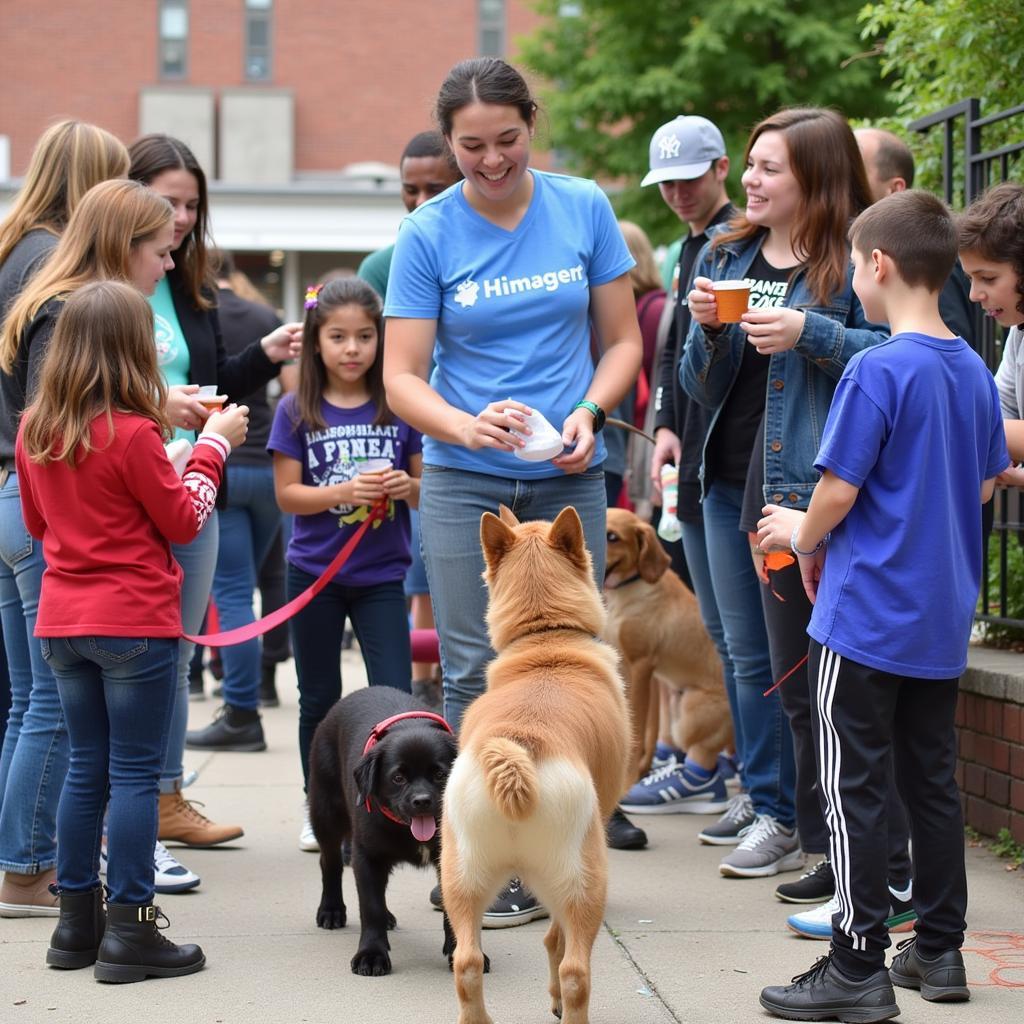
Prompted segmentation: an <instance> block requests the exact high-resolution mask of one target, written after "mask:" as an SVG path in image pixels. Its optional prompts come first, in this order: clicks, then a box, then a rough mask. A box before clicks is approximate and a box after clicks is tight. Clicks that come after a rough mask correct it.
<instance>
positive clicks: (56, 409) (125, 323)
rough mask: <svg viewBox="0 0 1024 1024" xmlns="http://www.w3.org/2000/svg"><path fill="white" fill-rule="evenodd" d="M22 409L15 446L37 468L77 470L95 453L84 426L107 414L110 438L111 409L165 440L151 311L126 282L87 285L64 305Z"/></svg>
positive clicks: (162, 389) (167, 431) (166, 431)
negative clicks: (144, 423) (151, 426)
mask: <svg viewBox="0 0 1024 1024" xmlns="http://www.w3.org/2000/svg"><path fill="white" fill-rule="evenodd" d="M37 396H38V397H37V398H36V400H35V401H34V402H33V403H32V405H30V406H29V407H28V409H26V410H25V415H24V420H23V427H22V429H23V435H22V444H23V445H24V446H25V451H26V452H27V453H28V456H29V458H30V459H31V460H32V461H33V462H36V463H39V464H40V465H45V464H46V463H48V462H66V463H67V464H68V465H69V466H72V467H73V466H75V465H77V463H78V461H79V459H80V458H82V457H84V456H86V455H88V454H89V452H92V451H95V450H96V449H95V448H94V447H93V443H92V436H91V435H92V431H91V424H92V421H93V420H94V419H96V417H97V416H100V415H103V414H106V419H107V430H108V436H109V437H110V438H111V440H113V434H114V417H113V414H114V412H115V411H120V412H133V413H137V414H138V415H139V416H145V417H146V418H147V419H150V420H152V421H153V422H154V423H155V424H156V425H157V426H158V427H159V428H160V430H161V431H162V432H163V433H164V435H165V436H167V437H169V436H170V432H171V428H170V424H169V422H168V420H167V417H166V415H165V414H164V411H163V407H164V403H165V402H166V400H167V388H166V386H165V385H164V382H163V376H162V374H161V373H160V368H159V367H158V366H157V361H156V346H155V345H154V344H153V310H152V308H151V307H150V305H149V303H148V302H147V301H146V299H145V298H144V297H143V295H142V293H141V292H139V291H136V289H135V288H133V287H132V286H131V285H128V284H123V283H122V282H120V281H94V282H93V283H92V284H86V285H83V286H82V287H81V288H79V289H78V290H77V291H76V292H75V293H74V295H72V296H71V297H70V298H69V299H68V300H67V302H66V303H65V304H64V308H63V309H62V310H61V314H60V316H59V317H58V318H57V326H56V328H55V330H54V332H53V337H52V338H51V339H50V345H49V348H48V349H47V350H46V357H45V358H44V359H43V366H42V369H41V371H40V376H39V390H38V392H37Z"/></svg>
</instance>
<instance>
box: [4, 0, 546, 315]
mask: <svg viewBox="0 0 1024 1024" xmlns="http://www.w3.org/2000/svg"><path fill="white" fill-rule="evenodd" d="M537 20H538V18H537V15H536V14H535V13H534V12H533V11H532V10H531V9H530V7H529V6H528V2H527V0H443V2H440V3H422V2H416V0H340V2H336V3H323V4H318V3H312V2H310V0H51V2H50V3H47V4H42V5H39V4H29V3H27V2H25V0H9V2H6V3H3V4H0V68H2V69H3V72H2V74H3V85H2V87H0V216H2V214H3V212H4V210H5V209H6V206H7V201H8V200H9V197H10V195H11V193H12V192H13V190H14V189H15V188H16V182H14V183H12V182H11V181H10V180H9V179H12V178H13V179H17V178H18V177H19V176H20V175H21V174H22V173H23V172H24V169H25V167H26V165H27V163H28V159H29V156H30V154H31V151H32V147H33V145H34V144H35V140H36V139H37V138H38V136H39V134H40V132H41V131H42V130H43V129H44V128H45V127H46V126H47V125H48V124H49V123H51V122H52V121H54V120H56V119H59V118H62V117H77V118H81V119H83V120H88V121H92V122H94V123H96V124H99V125H102V126H103V127H104V128H106V129H108V130H109V131H111V132H113V133H114V134H116V135H117V136H119V137H120V138H122V139H124V140H125V141H130V140H131V139H133V138H134V137H136V136H137V135H139V134H140V133H142V132H145V131H166V132H168V133H170V134H173V135H177V136H178V137H180V138H182V139H184V140H185V141H186V142H187V143H188V144H189V145H190V146H191V147H192V148H193V149H194V151H195V153H196V155H197V157H198V158H199V160H200V163H201V164H202V165H203V167H204V169H205V170H206V171H207V174H208V176H209V177H210V179H211V205H212V213H213V217H212V219H213V230H214V233H215V238H216V240H217V242H218V244H220V245H222V246H224V247H225V248H230V249H233V250H235V252H236V253H237V254H240V258H239V263H240V264H241V265H242V266H243V267H244V268H245V269H246V270H248V271H249V272H250V274H251V275H252V276H253V277H254V278H256V279H257V281H258V283H260V284H261V285H263V286H264V288H265V289H266V290H268V292H269V293H270V294H271V296H272V297H273V298H274V299H275V301H276V302H278V303H279V304H280V305H282V306H283V307H285V308H286V309H287V310H288V311H289V312H290V313H295V312H296V311H297V309H298V308H299V290H300V288H301V286H302V285H303V284H304V283H305V282H306V281H307V280H313V279H315V278H316V277H317V276H318V275H319V274H320V273H322V272H323V271H324V270H326V269H328V268H329V267H334V266H339V265H340V266H349V267H354V266H356V265H357V264H358V262H359V260H360V259H361V257H362V256H363V255H364V254H365V253H366V252H369V251H372V250H373V249H376V248H380V247H381V246H383V245H387V244H389V243H390V242H392V241H393V240H394V236H395V233H396V231H397V228H398V224H399V222H400V220H401V217H402V215H403V214H404V207H403V206H402V204H401V201H400V199H399V198H398V180H397V174H398V170H397V162H398V157H399V155H400V153H401V151H402V149H403V147H404V146H405V144H406V142H407V141H408V140H409V139H410V138H411V137H412V136H413V135H414V134H415V133H416V132H418V131H422V130H424V129H426V128H429V127H431V119H430V111H431V105H432V102H433V98H434V96H435V94H436V92H437V88H438V86H439V85H440V83H441V81H442V79H443V77H444V74H445V72H446V71H447V70H448V68H450V67H451V66H452V65H453V64H454V63H456V62H457V61H459V60H461V59H463V58H466V57H471V56H477V55H480V54H500V55H502V56H508V57H509V59H512V60H514V59H515V38H516V37H517V36H518V35H521V34H524V33H526V32H529V31H530V30H532V29H533V28H534V27H535V26H536V24H537ZM5 140H6V141H5ZM5 153H6V157H5ZM5 179H6V180H5Z"/></svg>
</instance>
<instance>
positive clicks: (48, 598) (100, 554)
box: [15, 412, 230, 637]
mask: <svg viewBox="0 0 1024 1024" xmlns="http://www.w3.org/2000/svg"><path fill="white" fill-rule="evenodd" d="M113 423H114V437H113V439H112V440H110V444H109V447H108V446H107V442H108V439H109V431H108V428H107V421H106V416H105V415H104V416H98V417H97V418H96V419H95V420H93V422H92V425H91V430H92V442H93V448H94V450H93V451H92V452H90V453H89V454H88V455H87V456H85V457H84V458H80V459H79V462H78V465H77V466H76V467H75V468H72V467H70V466H69V465H68V464H67V463H66V462H50V463H47V464H46V465H39V464H38V463H34V462H32V461H31V460H30V459H29V458H28V456H27V455H26V453H25V450H24V447H23V445H22V434H21V431H20V430H19V432H18V441H17V448H16V452H15V460H16V464H17V472H18V486H19V489H20V492H21V505H22V510H23V512H24V516H25V525H26V526H27V527H28V530H29V533H31V534H32V536H33V537H36V538H37V539H39V540H41V541H42V542H43V558H44V559H45V561H46V569H45V571H44V573H43V584H42V593H41V594H40V597H39V612H38V615H37V617H36V628H35V635H36V636H39V637H54V636H138V637H175V636H178V635H179V634H180V633H181V576H182V573H181V568H180V567H179V565H178V563H177V562H176V561H175V560H174V558H173V557H172V555H171V549H170V544H171V543H175V544H186V543H188V542H189V541H191V540H192V539H193V538H194V537H195V536H196V534H197V533H198V532H199V531H200V529H202V526H203V524H204V523H205V522H206V520H207V518H208V517H209V515H210V512H211V511H212V510H213V505H214V500H215V498H216V496H217V488H218V487H219V486H220V482H221V477H222V474H223V470H224V460H225V459H226V458H227V455H228V453H229V452H230V445H229V444H228V442H227V441H226V440H225V439H224V438H222V437H220V436H219V435H215V434H205V435H202V436H201V437H200V439H199V441H198V442H197V444H196V446H195V449H194V450H193V452H192V455H191V457H190V458H189V460H188V464H187V465H186V467H185V472H184V474H183V476H182V478H181V479H179V478H178V475H177V473H175V471H174V467H173V466H172V465H171V463H170V461H169V460H168V458H167V456H166V454H165V452H164V447H163V443H162V441H161V438H160V432H159V430H158V429H157V426H156V424H155V423H153V421H152V420H148V419H145V418H144V417H142V416H138V415H135V414H133V413H119V412H118V413H114V417H113Z"/></svg>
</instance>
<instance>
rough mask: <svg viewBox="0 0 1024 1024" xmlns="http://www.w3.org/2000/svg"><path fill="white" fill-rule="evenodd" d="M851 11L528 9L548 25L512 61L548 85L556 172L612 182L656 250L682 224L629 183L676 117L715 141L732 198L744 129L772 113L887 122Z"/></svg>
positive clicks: (770, 4) (683, 2)
mask: <svg viewBox="0 0 1024 1024" xmlns="http://www.w3.org/2000/svg"><path fill="white" fill-rule="evenodd" d="M861 2H862V0H832V2H831V3H829V4H823V3H821V0H788V2H787V3H779V2H778V0H718V2H716V3H707V2H706V0H702V2H697V0H661V2H659V3H644V4H638V3H636V0H580V2H577V3H572V4H570V3H566V2H565V0H537V2H536V7H537V9H538V10H539V12H540V13H541V14H543V15H544V16H545V20H544V22H543V23H542V25H541V27H540V28H539V29H538V30H537V31H536V32H535V33H534V34H533V35H532V36H531V37H528V38H526V39H523V40H520V41H519V50H520V54H521V58H522V60H523V62H524V63H525V64H526V66H527V67H529V68H531V69H532V70H533V71H535V72H537V73H538V74H539V75H540V76H542V78H543V79H544V80H545V81H546V82H547V83H550V84H549V87H548V88H546V89H544V90H542V94H541V98H542V105H543V107H544V109H545V111H546V115H547V120H548V126H549V140H550V143H551V145H553V147H554V148H555V150H556V152H557V153H558V155H559V157H560V158H561V160H562V161H563V162H564V164H565V166H566V167H567V168H568V169H569V170H571V171H572V172H574V173H578V174H583V175H586V176H589V177H597V176H600V177H602V178H611V179H615V180H619V181H621V183H622V184H623V186H624V187H623V190H622V192H621V193H620V194H618V195H617V196H616V197H615V204H616V208H617V210H618V212H619V213H620V215H622V216H628V217H630V218H632V219H634V220H637V221H639V222H640V223H642V224H643V225H644V226H645V227H646V228H647V229H648V230H649V231H650V232H651V233H652V237H653V239H654V240H655V241H667V240H669V239H670V238H673V237H676V236H678V234H679V223H678V221H677V220H676V219H675V218H674V217H673V215H672V214H671V212H670V211H669V210H668V209H667V208H666V207H665V205H664V203H663V202H662V201H661V198H660V196H659V195H658V192H657V189H655V188H648V189H643V190H641V189H640V188H639V181H640V178H641V177H642V176H643V174H644V173H645V172H646V170H647V152H648V143H649V141H650V138H651V135H652V134H653V133H654V131H655V129H657V127H658V126H659V125H661V124H663V123H664V122H665V121H668V120H670V119H671V118H673V117H675V116H676V115H677V114H680V113H694V114H703V115H704V116H706V117H709V118H711V120H713V121H715V123H716V124H718V126H719V127H720V128H721V129H722V132H723V134H724V135H725V138H726V145H727V147H728V149H729V154H730V156H731V157H732V160H733V175H732V185H731V189H730V191H731V192H732V193H733V194H734V195H735V194H736V182H737V181H738V177H739V167H738V164H739V161H740V158H741V157H742V154H743V148H744V145H745V142H746V138H747V135H748V133H749V131H750V128H751V127H752V126H753V125H754V124H756V123H757V122H758V121H759V120H761V119H762V118H763V117H766V116H767V115H769V114H771V113H773V112H774V111H776V110H778V109H779V108H780V107H783V106H787V105H793V104H818V105H823V106H834V107H836V108H838V109H840V110H842V111H843V112H844V113H846V114H847V115H848V116H850V117H859V118H864V117H869V118H873V117H877V116H879V115H881V114H886V113H890V112H891V109H892V108H891V105H890V103H889V100H888V97H887V90H886V87H885V86H884V85H883V84H882V82H881V79H880V75H879V61H878V56H877V55H876V54H870V55H862V56H861V59H852V58H855V57H856V56H857V55H858V53H859V52H860V50H862V49H863V42H862V40H861V28H860V26H859V25H858V21H857V15H858V10H859V8H860V6H861Z"/></svg>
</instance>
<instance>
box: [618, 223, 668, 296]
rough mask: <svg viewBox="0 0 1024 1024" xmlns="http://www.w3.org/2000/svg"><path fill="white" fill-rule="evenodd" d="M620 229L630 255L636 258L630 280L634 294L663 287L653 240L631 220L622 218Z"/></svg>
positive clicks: (639, 294) (643, 293) (644, 293)
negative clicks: (655, 259)
mask: <svg viewBox="0 0 1024 1024" xmlns="http://www.w3.org/2000/svg"><path fill="white" fill-rule="evenodd" d="M619 229H620V230H621V231H622V237H623V238H624V239H625V240H626V245H627V246H628V248H629V252H630V255H631V256H632V257H633V259H635V260H636V266H635V267H633V269H632V270H630V272H629V282H630V284H632V286H633V294H634V295H636V296H637V297H639V296H641V295H646V294H647V292H653V291H655V290H656V289H658V288H661V287H662V284H661V274H659V273H658V264H657V263H655V261H654V249H652V248H651V240H650V239H649V238H648V237H647V233H646V232H645V231H644V229H643V228H642V227H640V225H639V224H634V223H633V222H632V221H631V220H620V221H619Z"/></svg>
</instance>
